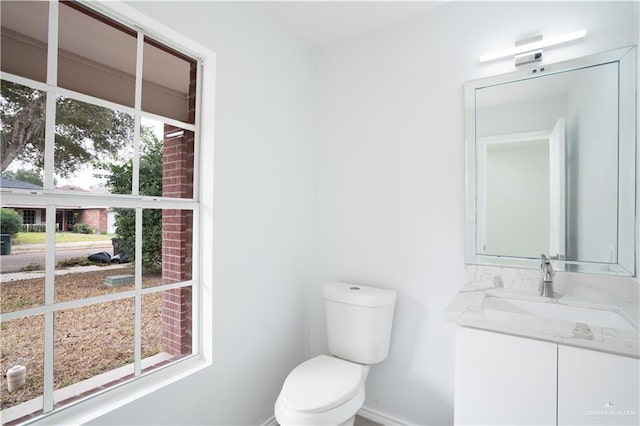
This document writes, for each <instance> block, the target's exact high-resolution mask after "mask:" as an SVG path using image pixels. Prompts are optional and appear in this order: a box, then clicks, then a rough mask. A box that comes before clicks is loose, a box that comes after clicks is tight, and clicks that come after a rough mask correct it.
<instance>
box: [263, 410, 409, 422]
mask: <svg viewBox="0 0 640 426" xmlns="http://www.w3.org/2000/svg"><path fill="white" fill-rule="evenodd" d="M358 416H360V417H364V418H365V419H367V420H371V421H372V422H376V423H378V424H381V425H383V426H409V425H411V423H409V422H407V421H406V420H401V419H398V418H395V417H391V416H389V415H387V414H384V413H381V412H380V411H376V410H372V409H371V408H369V407H362V408H361V409H360V411H358ZM260 426H278V422H277V421H276V418H275V417H274V416H271V417H269V418H268V419H267V420H266V421H264V422H263V423H262V424H261V425H260Z"/></svg>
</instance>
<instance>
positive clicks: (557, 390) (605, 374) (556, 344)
mask: <svg viewBox="0 0 640 426" xmlns="http://www.w3.org/2000/svg"><path fill="white" fill-rule="evenodd" d="M565 297H566V299H565V300H563V297H559V298H556V299H548V298H542V297H541V296H537V295H531V294H523V293H519V292H511V291H505V290H504V289H476V290H466V291H465V290H463V291H461V292H460V293H458V295H457V296H456V298H455V299H454V300H453V301H452V302H451V304H450V305H449V307H448V308H447V311H446V316H447V319H449V320H450V321H453V322H456V323H457V324H458V325H459V326H460V327H459V328H458V330H457V334H456V360H455V365H456V379H455V424H458V425H464V424H495V425H498V424H503V425H517V424H540V425H571V424H574V425H575V424H580V425H589V424H626V425H637V424H639V423H640V416H639V413H640V407H639V401H640V394H639V389H640V383H639V382H640V359H639V358H640V352H639V345H638V343H639V341H638V328H637V327H638V324H637V322H636V321H637V310H636V311H635V312H634V307H633V305H634V304H633V303H624V302H622V303H614V302H611V301H608V302H606V303H605V302H602V303H594V302H592V301H587V300H586V299H582V298H579V297H572V296H565ZM636 306H637V305H636ZM634 318H635V319H634Z"/></svg>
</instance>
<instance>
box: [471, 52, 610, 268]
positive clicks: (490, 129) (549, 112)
mask: <svg viewBox="0 0 640 426" xmlns="http://www.w3.org/2000/svg"><path fill="white" fill-rule="evenodd" d="M476 132H477V133H476V135H477V138H478V144H477V152H476V161H477V182H478V183H479V184H480V185H481V186H480V187H479V191H478V212H477V214H478V219H479V220H478V224H479V226H478V229H477V251H478V253H483V254H491V255H502V256H517V257H530V258H534V257H539V256H540V253H547V254H549V255H550V256H552V257H555V258H558V259H567V260H582V261H589V262H607V263H615V262H616V261H617V252H616V249H617V167H618V145H617V143H607V141H617V137H618V134H617V133H618V64H617V63H609V64H604V65H599V66H594V67H589V68H583V69H578V70H573V71H569V72H565V73H562V74H554V75H543V76H540V77H537V78H532V79H528V80H522V81H515V82H511V83H505V84H501V85H496V86H491V87H483V88H480V89H477V90H476ZM567 218H568V219H569V220H566V219H567Z"/></svg>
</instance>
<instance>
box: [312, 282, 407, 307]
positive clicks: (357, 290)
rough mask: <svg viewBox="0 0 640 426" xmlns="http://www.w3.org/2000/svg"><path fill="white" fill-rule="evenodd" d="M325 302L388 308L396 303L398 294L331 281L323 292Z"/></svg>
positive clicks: (391, 291)
mask: <svg viewBox="0 0 640 426" xmlns="http://www.w3.org/2000/svg"><path fill="white" fill-rule="evenodd" d="M322 296H323V297H324V298H325V300H332V301H334V302H341V303H347V304H350V305H358V306H372V307H375V306H388V305H391V304H393V303H395V301H396V299H397V293H396V292H395V291H393V290H389V289H386V288H376V287H368V286H364V285H359V284H350V283H344V282H338V281H329V282H328V283H326V284H325V285H324V287H323V290H322Z"/></svg>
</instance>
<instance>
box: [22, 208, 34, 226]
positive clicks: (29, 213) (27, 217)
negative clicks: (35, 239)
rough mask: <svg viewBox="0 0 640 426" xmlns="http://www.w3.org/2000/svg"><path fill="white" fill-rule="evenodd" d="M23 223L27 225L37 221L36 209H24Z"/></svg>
mask: <svg viewBox="0 0 640 426" xmlns="http://www.w3.org/2000/svg"><path fill="white" fill-rule="evenodd" d="M22 223H23V224H25V225H33V224H34V223H36V211H35V210H32V209H29V210H22Z"/></svg>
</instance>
